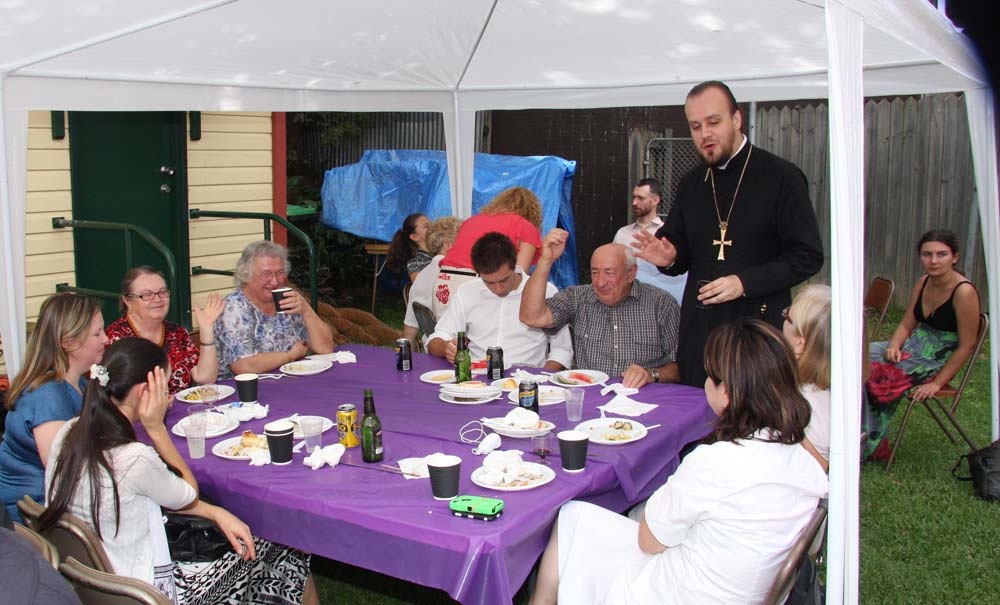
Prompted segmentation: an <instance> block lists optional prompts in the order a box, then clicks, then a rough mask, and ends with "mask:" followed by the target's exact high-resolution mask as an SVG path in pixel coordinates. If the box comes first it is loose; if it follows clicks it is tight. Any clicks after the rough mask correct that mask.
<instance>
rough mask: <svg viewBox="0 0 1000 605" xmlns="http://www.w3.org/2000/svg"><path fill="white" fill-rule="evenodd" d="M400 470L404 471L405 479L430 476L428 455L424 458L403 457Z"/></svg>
mask: <svg viewBox="0 0 1000 605" xmlns="http://www.w3.org/2000/svg"><path fill="white" fill-rule="evenodd" d="M398 464H399V470H401V471H403V472H404V473H407V474H404V475H403V478H404V479H426V478H427V477H430V476H431V475H430V471H428V470H427V456H424V457H423V458H403V459H402V460H400V461H399V462H398Z"/></svg>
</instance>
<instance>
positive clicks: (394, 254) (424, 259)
mask: <svg viewBox="0 0 1000 605" xmlns="http://www.w3.org/2000/svg"><path fill="white" fill-rule="evenodd" d="M430 226H431V221H430V219H429V218H427V217H426V216H424V215H423V214H420V213H419V212H418V213H415V214H411V215H410V216H408V217H406V218H405V219H403V226H402V227H400V228H399V230H398V231H396V234H395V235H393V236H392V241H391V242H389V254H388V255H386V264H388V265H389V268H390V269H392V270H393V271H396V272H399V271H402V270H403V269H406V274H407V275H408V276H410V281H411V282H412V281H413V280H415V279H417V274H418V273H420V271H421V270H422V269H423V268H424V267H426V266H427V265H429V264H430V262H431V258H433V257H432V256H431V253H430V252H428V251H427V228H428V227H430Z"/></svg>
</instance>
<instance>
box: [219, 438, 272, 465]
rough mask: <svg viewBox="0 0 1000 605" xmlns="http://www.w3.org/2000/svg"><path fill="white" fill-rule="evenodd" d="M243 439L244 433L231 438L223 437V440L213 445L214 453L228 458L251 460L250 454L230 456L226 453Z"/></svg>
mask: <svg viewBox="0 0 1000 605" xmlns="http://www.w3.org/2000/svg"><path fill="white" fill-rule="evenodd" d="M241 439H243V436H242V435H240V436H239V437H230V438H229V439H223V440H222V441H220V442H218V443H216V444H215V445H213V446H212V454H213V455H215V456H218V457H219V458H225V459H226V460H249V459H250V456H230V455H228V454H226V450H228V449H229V448H230V447H232V446H234V445H239V444H240V440H241ZM262 451H263V450H262Z"/></svg>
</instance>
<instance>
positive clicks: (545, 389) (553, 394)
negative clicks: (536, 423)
mask: <svg viewBox="0 0 1000 605" xmlns="http://www.w3.org/2000/svg"><path fill="white" fill-rule="evenodd" d="M517 397H518V392H517V390H513V391H511V392H510V394H509V395H507V399H509V400H510V402H511V403H517ZM564 401H566V389H564V388H563V387H557V386H554V385H551V384H540V385H538V405H539V406H540V407H545V406H547V405H555V404H557V403H562V402H564Z"/></svg>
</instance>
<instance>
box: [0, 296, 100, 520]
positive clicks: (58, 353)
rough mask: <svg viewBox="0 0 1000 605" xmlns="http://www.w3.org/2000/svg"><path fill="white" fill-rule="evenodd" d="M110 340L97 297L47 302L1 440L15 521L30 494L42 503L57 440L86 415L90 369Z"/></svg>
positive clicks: (1, 480) (2, 483)
mask: <svg viewBox="0 0 1000 605" xmlns="http://www.w3.org/2000/svg"><path fill="white" fill-rule="evenodd" d="M107 344H108V337H107V335H106V334H105V333H104V318H103V317H102V316H101V305H100V303H98V302H97V301H96V300H94V299H93V298H90V297H89V296H83V295H81V294H73V293H70V292H63V293H61V294H53V295H52V296H50V297H48V298H46V299H45V302H43V303H42V307H41V309H39V311H38V320H37V321H36V322H35V328H34V329H33V330H32V331H31V335H30V336H29V337H28V346H27V347H26V350H25V353H24V363H23V364H22V365H21V370H20V371H19V372H18V373H17V375H16V376H14V380H13V381H12V382H11V384H10V391H9V392H8V394H7V395H8V397H7V418H6V420H5V421H4V427H5V433H4V436H3V442H2V443H0V497H2V498H3V502H4V505H5V506H6V507H7V512H9V513H10V515H11V517H13V518H14V520H15V521H20V520H21V515H20V513H19V512H18V510H17V501H18V500H20V499H21V498H23V497H24V496H25V494H27V495H28V496H31V497H32V498H33V499H34V500H35V501H36V502H41V501H42V497H43V496H44V495H45V483H44V478H45V467H46V466H47V465H48V463H49V450H50V449H51V447H52V440H53V439H54V438H55V436H56V433H58V432H59V429H60V428H62V425H64V424H65V423H66V421H67V420H69V419H70V418H73V417H74V416H76V415H77V414H79V413H80V407H81V406H82V405H83V391H84V389H86V387H87V377H88V376H89V375H90V367H91V365H92V364H95V363H97V362H99V361H100V360H101V355H103V354H104V347H105V346H107Z"/></svg>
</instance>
